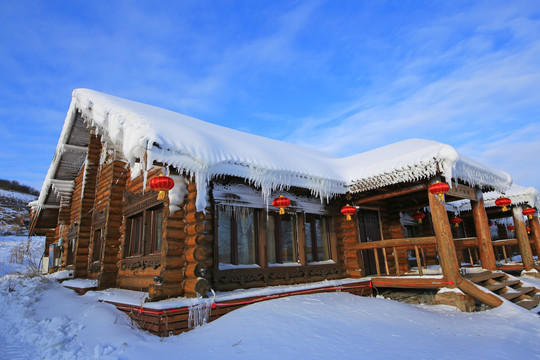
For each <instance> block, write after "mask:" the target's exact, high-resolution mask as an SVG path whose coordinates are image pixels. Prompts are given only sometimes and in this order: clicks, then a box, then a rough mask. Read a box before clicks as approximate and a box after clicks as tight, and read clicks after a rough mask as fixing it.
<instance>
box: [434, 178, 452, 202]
mask: <svg viewBox="0 0 540 360" xmlns="http://www.w3.org/2000/svg"><path fill="white" fill-rule="evenodd" d="M448 190H450V185H448V184H446V183H443V182H440V181H436V182H435V183H433V184H431V185H430V186H429V192H430V193H432V194H434V195H437V196H438V197H439V201H444V194H446V193H447V192H448Z"/></svg>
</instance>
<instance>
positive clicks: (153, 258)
mask: <svg viewBox="0 0 540 360" xmlns="http://www.w3.org/2000/svg"><path fill="white" fill-rule="evenodd" d="M160 266H161V255H149V256H136V257H130V258H125V259H122V260H120V268H121V269H122V270H135V269H143V270H144V269H146V268H153V269H157V268H158V267H160Z"/></svg>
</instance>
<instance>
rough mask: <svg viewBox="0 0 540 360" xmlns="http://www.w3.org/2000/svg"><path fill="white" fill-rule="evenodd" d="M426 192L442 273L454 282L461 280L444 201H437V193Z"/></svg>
mask: <svg viewBox="0 0 540 360" xmlns="http://www.w3.org/2000/svg"><path fill="white" fill-rule="evenodd" d="M427 193H428V199H429V206H430V209H431V217H432V220H433V230H434V231H435V237H436V238H437V250H438V252H439V260H440V263H441V269H442V272H443V275H444V276H445V277H446V278H447V279H448V280H451V281H453V282H455V283H459V282H460V281H461V275H460V273H459V262H458V258H457V255H456V247H455V245H454V239H453V237H452V228H451V227H450V222H449V221H448V215H447V214H446V207H445V203H444V201H439V198H438V197H437V195H434V194H432V193H430V192H429V191H428V192H427Z"/></svg>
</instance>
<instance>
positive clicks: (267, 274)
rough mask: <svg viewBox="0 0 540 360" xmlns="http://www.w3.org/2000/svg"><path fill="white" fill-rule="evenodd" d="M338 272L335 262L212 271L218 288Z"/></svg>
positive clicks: (329, 274) (286, 280)
mask: <svg viewBox="0 0 540 360" xmlns="http://www.w3.org/2000/svg"><path fill="white" fill-rule="evenodd" d="M339 274H340V271H339V265H337V264H325V265H310V266H291V267H273V268H267V269H262V268H255V269H228V270H217V271H215V272H214V283H215V284H214V286H215V287H216V288H218V289H219V285H220V284H238V285H239V287H242V286H245V285H249V283H251V282H256V281H259V282H260V281H264V282H265V284H269V283H276V282H279V281H283V283H288V282H289V280H290V279H298V278H305V280H306V281H310V280H311V278H313V277H317V278H320V277H330V276H333V275H339Z"/></svg>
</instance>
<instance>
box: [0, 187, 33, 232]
mask: <svg viewBox="0 0 540 360" xmlns="http://www.w3.org/2000/svg"><path fill="white" fill-rule="evenodd" d="M23 186H24V185H23ZM30 189H31V188H30ZM36 192H37V191H36ZM37 195H38V194H28V193H23V192H18V191H13V190H4V189H0V235H25V234H27V232H28V221H29V219H30V209H29V208H28V203H29V202H30V201H33V200H36V199H37Z"/></svg>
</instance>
